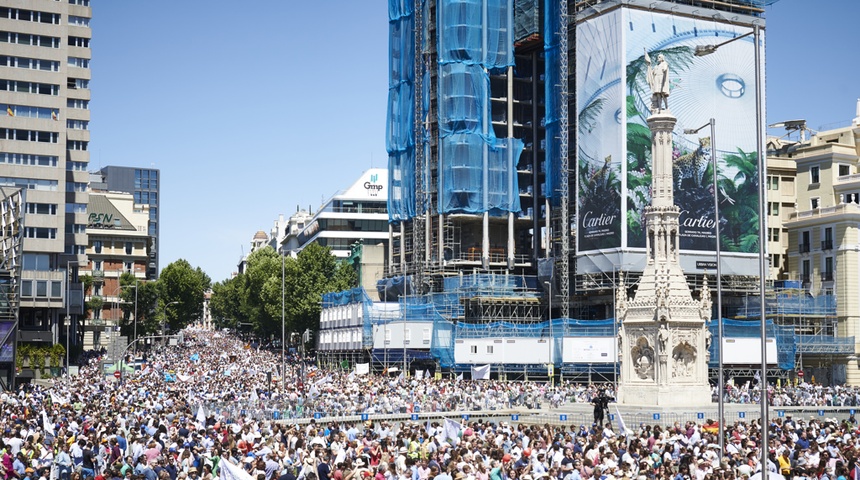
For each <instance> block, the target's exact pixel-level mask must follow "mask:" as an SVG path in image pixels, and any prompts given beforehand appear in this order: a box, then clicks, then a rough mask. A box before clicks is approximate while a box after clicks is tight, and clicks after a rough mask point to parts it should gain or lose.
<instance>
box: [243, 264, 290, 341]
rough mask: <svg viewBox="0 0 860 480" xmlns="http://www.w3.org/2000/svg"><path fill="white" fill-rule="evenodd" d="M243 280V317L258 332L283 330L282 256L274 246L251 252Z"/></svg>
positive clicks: (260, 334) (266, 332)
mask: <svg viewBox="0 0 860 480" xmlns="http://www.w3.org/2000/svg"><path fill="white" fill-rule="evenodd" d="M239 278H241V280H240V288H239V291H240V299H241V300H240V312H241V317H242V318H244V319H247V322H249V323H251V324H252V327H251V328H252V329H253V330H254V333H256V334H257V335H259V336H262V337H268V336H269V335H274V334H275V333H277V334H278V335H280V332H281V310H280V308H281V307H280V306H281V257H280V256H279V255H278V253H277V252H275V249H274V248H272V247H265V248H261V249H259V250H257V251H255V252H253V253H251V254H250V255H248V265H247V268H246V269H245V273H244V274H243V275H241V276H240V277H239Z"/></svg>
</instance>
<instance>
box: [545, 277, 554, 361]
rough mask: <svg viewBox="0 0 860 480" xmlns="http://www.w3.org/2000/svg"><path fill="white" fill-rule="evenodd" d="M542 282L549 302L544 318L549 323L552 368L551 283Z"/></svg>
mask: <svg viewBox="0 0 860 480" xmlns="http://www.w3.org/2000/svg"><path fill="white" fill-rule="evenodd" d="M543 284H544V285H546V298H547V300H548V301H549V304H548V305H547V309H548V310H547V315H546V318H547V320H548V323H549V363H550V364H551V365H552V366H553V368H555V362H554V361H553V358H552V357H553V355H552V342H553V336H552V283H550V282H549V281H544V282H543ZM547 374H549V367H547Z"/></svg>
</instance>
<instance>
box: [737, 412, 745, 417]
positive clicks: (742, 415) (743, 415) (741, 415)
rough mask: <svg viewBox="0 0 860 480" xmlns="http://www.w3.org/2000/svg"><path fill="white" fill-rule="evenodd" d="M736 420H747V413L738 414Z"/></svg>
mask: <svg viewBox="0 0 860 480" xmlns="http://www.w3.org/2000/svg"><path fill="white" fill-rule="evenodd" d="M738 418H747V412H738Z"/></svg>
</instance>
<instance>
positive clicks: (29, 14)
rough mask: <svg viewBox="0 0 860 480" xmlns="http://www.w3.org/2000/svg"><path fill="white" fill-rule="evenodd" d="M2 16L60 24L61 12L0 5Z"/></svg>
mask: <svg viewBox="0 0 860 480" xmlns="http://www.w3.org/2000/svg"><path fill="white" fill-rule="evenodd" d="M70 2H71V0H70ZM0 18H9V19H12V20H22V21H25V22H37V23H51V24H54V25H59V24H60V14H59V13H48V12H38V11H35V10H24V9H23V8H9V7H0Z"/></svg>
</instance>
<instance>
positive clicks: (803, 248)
mask: <svg viewBox="0 0 860 480" xmlns="http://www.w3.org/2000/svg"><path fill="white" fill-rule="evenodd" d="M810 248H811V246H810V245H809V244H808V243H801V244H800V245H798V246H797V250H798V251H800V253H809V250H810Z"/></svg>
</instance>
